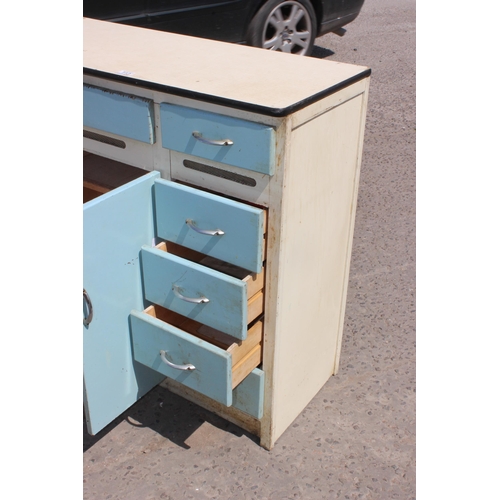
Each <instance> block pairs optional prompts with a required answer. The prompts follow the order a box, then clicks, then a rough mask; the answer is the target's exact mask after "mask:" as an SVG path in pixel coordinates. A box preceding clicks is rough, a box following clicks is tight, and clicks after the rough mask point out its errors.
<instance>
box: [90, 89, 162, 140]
mask: <svg viewBox="0 0 500 500" xmlns="http://www.w3.org/2000/svg"><path fill="white" fill-rule="evenodd" d="M83 125H84V126H86V127H91V128H95V129H98V130H102V131H104V132H111V133H112V134H117V135H121V136H124V137H128V138H130V139H136V140H138V141H141V142H146V143H149V144H153V143H154V142H155V127H154V111H153V101H152V100H151V99H145V98H143V97H137V96H133V95H129V94H123V93H121V92H116V91H111V90H107V89H101V88H98V87H93V86H91V85H84V86H83Z"/></svg>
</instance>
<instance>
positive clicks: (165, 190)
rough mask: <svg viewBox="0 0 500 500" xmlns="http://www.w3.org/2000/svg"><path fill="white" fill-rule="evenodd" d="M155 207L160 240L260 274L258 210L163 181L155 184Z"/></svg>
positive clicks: (261, 228) (261, 221) (261, 226)
mask: <svg viewBox="0 0 500 500" xmlns="http://www.w3.org/2000/svg"><path fill="white" fill-rule="evenodd" d="M155 203H156V223H157V232H158V236H159V237H160V238H163V239H165V240H167V241H172V242H174V243H178V244H179V245H183V246H185V247H188V248H191V249H192V250H196V251H198V252H201V253H204V254H206V255H211V256H212V257H216V258H217V259H220V260H223V261H225V262H229V263H231V264H234V265H235V266H238V267H241V268H243V269H248V270H250V271H253V272H255V273H260V271H261V270H262V259H263V250H264V249H263V239H264V213H263V211H262V210H261V209H259V208H255V207H251V206H250V205H245V204H244V203H238V202H236V201H233V200H229V199H227V198H223V197H222V196H216V195H213V194H210V193H205V192H204V191H200V190H199V189H194V188H191V187H188V186H183V185H181V184H177V183H175V182H170V181H166V180H163V179H158V181H157V182H156V184H155ZM187 221H189V223H187ZM193 227H194V228H193ZM196 229H198V230H202V231H207V230H208V231H211V230H216V229H217V230H221V231H222V232H223V233H224V234H222V235H210V234H203V233H200V232H198V231H196Z"/></svg>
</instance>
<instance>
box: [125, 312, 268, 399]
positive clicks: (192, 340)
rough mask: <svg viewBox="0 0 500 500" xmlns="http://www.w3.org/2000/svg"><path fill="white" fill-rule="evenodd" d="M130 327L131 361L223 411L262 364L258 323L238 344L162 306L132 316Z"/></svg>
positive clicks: (260, 325)
mask: <svg viewBox="0 0 500 500" xmlns="http://www.w3.org/2000/svg"><path fill="white" fill-rule="evenodd" d="M130 325H131V333H132V345H133V356H134V359H135V361H138V362H139V363H141V364H143V365H145V366H147V367H148V368H152V369H153V370H155V371H157V372H159V373H161V374H162V375H164V376H166V377H170V378H172V379H174V380H176V381H177V382H179V383H181V384H183V385H185V386H186V387H189V388H190V389H194V390H195V391H198V392H200V393H202V394H204V395H205V396H208V397H210V398H212V399H213V400H215V401H218V402H219V403H222V404H224V405H226V406H231V404H232V394H233V392H232V391H233V389H234V388H235V387H236V386H237V385H238V384H239V383H240V382H241V381H242V380H243V379H244V378H245V377H246V376H247V375H249V374H250V372H252V370H253V369H254V368H256V367H257V366H258V365H259V364H260V363H261V358H262V321H259V320H258V321H256V322H255V324H253V325H252V326H251V328H249V330H248V335H247V339H246V340H244V341H240V342H236V341H235V340H234V339H232V338H231V337H229V336H227V335H225V334H223V333H222V332H219V331H217V330H214V329H213V328H210V327H207V326H206V325H202V324H201V323H198V322H196V321H193V320H190V319H187V318H184V317H182V316H180V315H178V314H176V313H173V312H172V311H169V310H167V309H164V308H163V307H160V306H150V307H148V308H147V309H146V310H145V311H142V312H139V311H132V313H131V315H130Z"/></svg>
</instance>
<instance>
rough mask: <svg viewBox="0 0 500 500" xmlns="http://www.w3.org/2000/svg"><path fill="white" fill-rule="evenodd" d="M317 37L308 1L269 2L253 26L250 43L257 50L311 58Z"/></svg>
mask: <svg viewBox="0 0 500 500" xmlns="http://www.w3.org/2000/svg"><path fill="white" fill-rule="evenodd" d="M316 33H317V20H316V14H315V12H314V9H313V7H312V5H311V3H310V2H309V0H269V1H268V2H266V3H265V4H264V5H263V6H262V7H261V8H260V9H259V10H258V11H257V14H255V16H254V18H253V19H252V21H251V22H250V25H249V28H248V36H247V41H248V43H249V44H250V45H253V46H254V47H261V48H264V49H268V50H277V51H281V52H289V53H292V54H298V55H303V56H309V55H311V52H312V50H313V47H314V40H315V38H316Z"/></svg>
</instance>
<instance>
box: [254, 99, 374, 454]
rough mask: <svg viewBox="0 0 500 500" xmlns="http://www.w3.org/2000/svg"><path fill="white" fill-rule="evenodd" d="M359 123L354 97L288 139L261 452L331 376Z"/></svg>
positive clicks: (361, 108)
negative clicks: (271, 356)
mask: <svg viewBox="0 0 500 500" xmlns="http://www.w3.org/2000/svg"><path fill="white" fill-rule="evenodd" d="M363 120H364V99H363V95H360V96H358V97H355V98H353V99H351V100H350V101H347V102H346V103H344V104H342V105H340V106H338V107H336V108H334V109H332V110H330V111H328V112H327V113H325V114H323V115H321V116H319V117H318V118H316V119H315V120H312V121H310V122H308V123H306V124H304V125H303V126H301V127H298V128H297V129H295V130H294V131H292V136H291V146H290V156H289V163H288V165H287V170H286V171H285V178H284V184H283V198H282V204H283V206H282V220H281V242H280V248H281V250H280V252H279V258H280V263H279V272H280V276H279V278H278V288H277V303H276V330H275V332H276V333H275V339H274V341H275V345H274V359H273V363H272V367H271V369H272V372H273V373H272V375H271V376H272V386H273V398H272V400H273V401H272V408H271V420H272V423H271V426H270V427H269V428H268V429H267V431H268V432H270V433H271V438H270V442H269V441H268V442H267V447H269V446H272V444H273V443H274V441H275V440H276V439H277V438H278V437H279V436H280V435H281V433H282V432H283V431H284V430H285V429H286V428H287V427H288V426H289V425H290V424H291V423H292V422H293V420H294V419H295V418H296V417H297V416H298V414H299V413H300V412H301V411H302V410H303V409H304V408H305V406H306V405H307V404H308V403H309V401H310V400H311V399H312V398H313V397H314V396H315V395H316V394H317V392H318V391H319V390H320V389H321V387H322V386H323V385H324V384H325V382H326V381H327V380H328V378H329V377H330V376H331V375H332V373H333V372H334V367H335V359H336V357H337V352H336V350H337V348H338V347H337V346H340V341H339V339H340V338H341V335H342V326H343V325H342V323H343V321H341V319H342V320H343V313H344V306H345V294H346V291H347V290H346V288H347V287H346V283H347V274H348V270H349V260H350V249H351V238H352V227H353V223H354V216H355V213H354V212H355V207H356V199H355V196H356V194H357V182H358V174H357V170H358V168H359V161H358V154H359V147H358V146H359V141H360V140H361V138H362V134H361V133H360V128H361V127H360V124H362V123H363ZM265 432H266V431H264V430H263V434H264V433H265ZM264 437H265V436H264V435H263V438H264ZM267 439H269V437H268V438H267ZM267 439H265V441H267ZM264 445H265V446H266V444H264Z"/></svg>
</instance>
